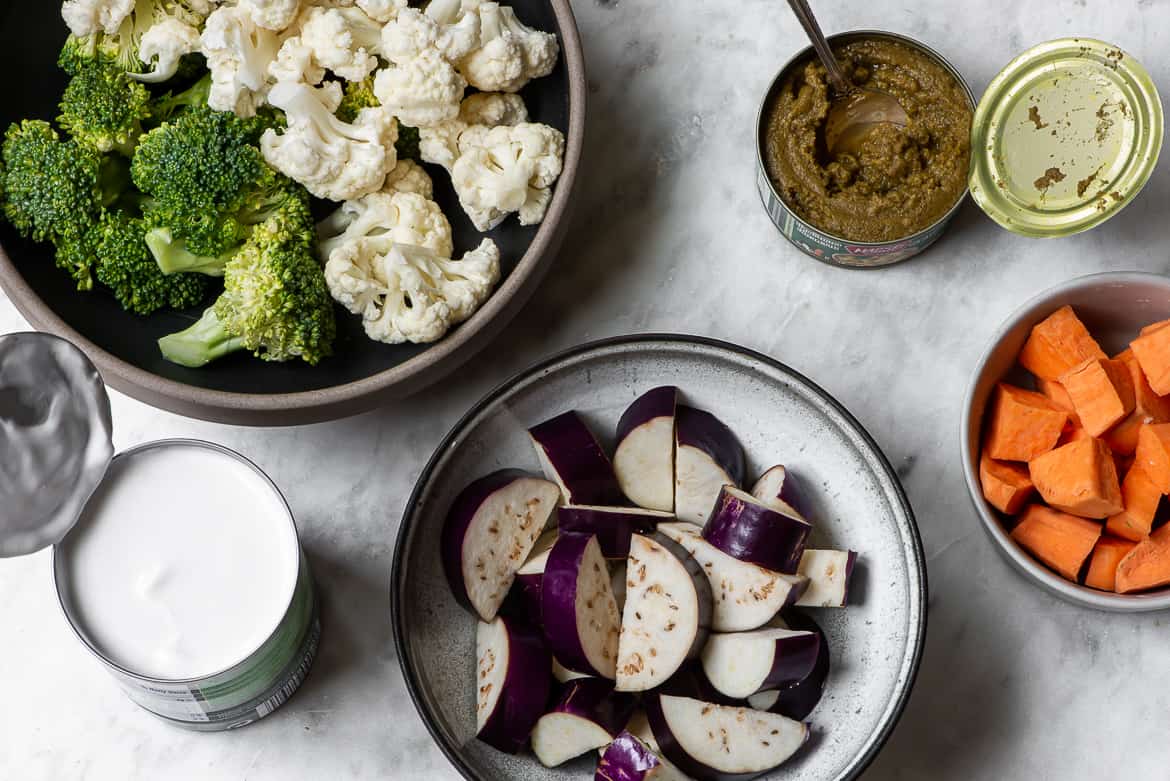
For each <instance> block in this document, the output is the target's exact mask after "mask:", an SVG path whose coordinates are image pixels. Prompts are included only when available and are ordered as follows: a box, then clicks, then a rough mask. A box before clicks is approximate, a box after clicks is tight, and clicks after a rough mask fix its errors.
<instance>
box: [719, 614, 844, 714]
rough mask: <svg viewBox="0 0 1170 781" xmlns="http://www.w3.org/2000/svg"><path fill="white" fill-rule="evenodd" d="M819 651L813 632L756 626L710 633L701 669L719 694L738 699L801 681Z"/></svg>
mask: <svg viewBox="0 0 1170 781" xmlns="http://www.w3.org/2000/svg"><path fill="white" fill-rule="evenodd" d="M820 652H821V638H820V636H819V635H818V634H817V633H816V632H802V631H798V630H794V629H756V630H754V631H751V632H737V633H735V634H725V635H712V636H711V638H710V639H709V640H708V641H707V646H706V647H705V648H704V649H703V655H702V660H703V672H704V673H706V675H707V680H708V681H710V682H711V685H712V686H714V687H715V689H716V690H718V691H719V693H720V694H723V695H724V696H726V697H733V698H736V699H741V700H742V699H747V698H748V697H750V696H751V695H753V694H756V693H757V692H761V691H766V690H769V689H776V688H779V687H781V686H790V685H792V684H794V683H798V682H800V681H803V680H804V679H805V678H807V677H808V675H809V674H810V673H811V672H812V671H813V668H814V667H815V666H816V663H817V657H818V656H819V655H820Z"/></svg>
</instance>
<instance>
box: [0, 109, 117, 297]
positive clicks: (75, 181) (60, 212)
mask: <svg viewBox="0 0 1170 781" xmlns="http://www.w3.org/2000/svg"><path fill="white" fill-rule="evenodd" d="M0 158H2V159H3V162H4V168H5V170H6V173H5V177H4V189H5V199H4V216H5V217H7V219H8V221H9V222H11V223H12V225H13V226H14V227H15V228H16V230H17V231H18V232H19V233H20V234H21V235H23V236H26V237H30V238H32V239H34V240H36V241H51V242H53V244H54V245H55V246H56V248H57V265H58V266H60V267H61V268H63V269H65V270H66V271H68V272H69V273H70V275H72V276H73V278H74V279H75V280H76V281H77V286H78V288H80V289H82V290H88V289H90V288H91V287H92V285H93V281H92V277H91V270H92V267H93V255H92V252H90V251H89V250H88V247H87V244H88V242H87V238H86V236H87V233H88V231H89V230H90V229H91V228H92V227H93V226H94V225H96V224H97V222H98V221H99V220H100V219H101V215H102V212H103V209H104V208H105V207H107V206H110V205H112V204H114V203H115V202H116V201H117V200H118V199H119V198H121V197H123V196H124V195H125V194H126V190H127V187H128V185H129V176H128V174H127V166H126V161H125V159H124V158H121V157H117V156H111V155H102V154H101V153H99V152H98V151H97V150H96V149H93V148H92V147H89V146H84V145H81V144H78V143H76V142H75V141H72V140H65V141H63V140H61V137H60V136H59V135H58V134H57V132H56V131H55V130H53V128H52V127H50V126H49V124H48V123H47V122H42V121H40V120H25V121H23V122H20V123H14V124H12V125H10V126H9V128H8V131H7V133H5V137H4V146H3V149H2V150H0Z"/></svg>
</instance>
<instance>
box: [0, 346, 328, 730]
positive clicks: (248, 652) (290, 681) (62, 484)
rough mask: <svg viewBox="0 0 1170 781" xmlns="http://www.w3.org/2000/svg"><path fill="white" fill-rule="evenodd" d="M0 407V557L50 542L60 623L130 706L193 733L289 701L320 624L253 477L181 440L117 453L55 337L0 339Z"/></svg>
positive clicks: (290, 526)
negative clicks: (106, 672) (1, 459)
mask: <svg viewBox="0 0 1170 781" xmlns="http://www.w3.org/2000/svg"><path fill="white" fill-rule="evenodd" d="M0 401H3V403H2V404H0V449H2V450H3V451H4V452H5V453H12V454H14V457H13V458H8V457H6V459H5V463H4V464H2V465H0V556H10V555H20V554H23V553H31V552H33V551H34V550H38V549H41V548H44V547H49V546H52V562H53V578H54V583H55V587H56V591H57V596H58V600H59V602H60V605H61V609H62V611H63V613H64V616H65V618H66V620H67V621H68V622H69V624H70V626H71V627H72V629H73V631H74V633H75V634H76V636H77V637H78V638H79V639H80V640H81V642H82V643H83V644H84V645H85V646H86V647H87V648H88V649H89V651H90V652H91V653H92V654H93V655H94V656H95V657H96V658H97V659H98V660H100V661H101V663H102V664H103V665H104V666H105V667H106V669H107V670H109V671H110V673H112V674H113V676H114V678H115V679H116V680H117V681H118V683H119V684H120V685H121V687H122V689H123V690H124V691H125V693H126V694H127V695H128V696H129V697H130V699H131V700H132V701H134V702H135V703H136V704H138V705H139V706H141V707H142V708H144V709H145V710H147V711H149V712H150V713H152V714H154V715H155V716H157V717H159V718H161V719H163V720H165V721H167V722H168V723H170V724H174V725H176V726H180V727H185V728H189V729H194V730H201V731H218V730H227V729H234V728H236V727H242V726H244V725H246V724H250V723H252V722H253V721H256V720H258V719H261V718H263V717H265V716H267V715H268V714H270V713H272V712H273V711H274V710H276V709H277V708H278V707H280V706H281V705H282V704H283V703H284V702H285V701H286V700H288V698H289V697H290V696H291V695H292V694H293V692H295V691H296V690H297V689H298V688H299V687H300V685H301V683H302V682H303V681H304V679H305V676H306V675H307V673H308V671H309V668H310V667H311V666H312V663H313V660H314V658H315V656H316V652H317V646H318V642H319V640H320V633H321V629H320V621H319V618H318V614H317V602H316V596H315V591H314V586H313V579H312V576H311V574H310V572H309V567H308V562H307V561H306V558H305V555H304V551H303V550H302V548H301V545H300V542H299V539H298V536H297V529H296V524H295V521H294V519H293V515H292V512H291V511H290V510H289V507H288V504H287V503H286V502H285V500H284V497H283V496H282V495H281V493H280V491H279V489H277V487H276V486H275V485H274V484H273V483H272V481H271V480H270V479H269V478H268V477H267V476H266V475H265V474H264V473H263V472H262V471H261V470H260V468H259V467H257V466H256V465H255V464H253V463H252V462H251V461H248V460H247V459H245V458H244V457H243V456H241V455H239V454H237V453H235V452H233V451H231V450H229V449H227V448H224V447H221V446H219V445H216V444H212V443H210V442H203V441H198V440H190V439H174V440H162V441H157V442H150V443H147V444H143V445H139V446H137V447H134V448H132V449H129V450H127V451H124V452H122V453H120V454H118V455H113V446H112V443H111V440H110V434H111V424H110V415H109V399H108V397H107V396H106V392H105V386H104V385H103V384H102V382H101V379H100V377H99V376H98V374H97V371H96V369H94V367H93V365H92V364H91V363H90V362H89V361H88V359H86V358H85V356H84V355H83V354H82V353H81V352H80V351H79V350H78V349H77V348H75V347H74V346H73V345H71V344H69V343H68V342H66V341H64V340H62V339H58V338H57V337H52V336H48V335H45V334H32V333H27V334H13V335H9V336H2V337H0Z"/></svg>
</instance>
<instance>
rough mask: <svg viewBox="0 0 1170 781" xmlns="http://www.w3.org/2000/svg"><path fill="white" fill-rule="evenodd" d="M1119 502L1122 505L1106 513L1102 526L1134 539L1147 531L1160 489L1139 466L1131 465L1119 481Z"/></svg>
mask: <svg viewBox="0 0 1170 781" xmlns="http://www.w3.org/2000/svg"><path fill="white" fill-rule="evenodd" d="M1121 503H1122V504H1123V505H1125V509H1124V510H1122V511H1121V512H1119V513H1117V514H1116V515H1111V516H1109V520H1108V521H1106V522H1105V530H1106V531H1107V532H1109V533H1110V534H1115V535H1117V536H1118V537H1122V538H1124V539H1127V540H1133V541H1134V542H1137V541H1138V540H1140V539H1141V538H1143V537H1145V536H1146V535H1147V534H1149V533H1150V528H1151V527H1153V525H1154V518H1155V516H1157V514H1158V505H1160V504H1161V503H1162V492H1161V491H1160V490H1159V489H1158V486H1156V485H1154V481H1153V480H1151V479H1150V477H1149V475H1147V474H1146V473H1145V471H1144V470H1143V469H1141V468H1140V467H1130V469H1129V471H1128V472H1126V473H1125V479H1124V480H1122V481H1121Z"/></svg>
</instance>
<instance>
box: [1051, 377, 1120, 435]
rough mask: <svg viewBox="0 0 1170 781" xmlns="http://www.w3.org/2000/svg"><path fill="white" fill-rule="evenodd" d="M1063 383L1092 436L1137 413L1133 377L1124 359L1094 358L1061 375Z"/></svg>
mask: <svg viewBox="0 0 1170 781" xmlns="http://www.w3.org/2000/svg"><path fill="white" fill-rule="evenodd" d="M1060 384H1061V385H1062V386H1063V387H1064V389H1065V391H1067V392H1068V397H1069V398H1070V399H1072V403H1073V409H1075V410H1076V413H1077V418H1078V419H1079V420H1080V422H1081V425H1082V426H1083V427H1084V429H1085V431H1087V432H1089V436H1093V437H1099V436H1101V435H1102V434H1104V433H1105V432H1106V431H1108V430H1109V429H1111V428H1113V426H1114V424H1116V423H1119V422H1121V421H1122V420H1124V419H1125V418H1126V416H1127V415H1129V413H1131V412H1133V409H1134V391H1133V379H1132V378H1131V377H1130V374H1129V367H1128V366H1126V365H1125V363H1124V362H1123V361H1111V360H1109V359H1108V358H1090V359H1089V360H1087V361H1084V362H1082V363H1079V364H1077V365H1076V366H1074V367H1073V368H1072V369H1070V370H1069V371H1067V372H1066V373H1065V374H1063V375H1061V377H1060Z"/></svg>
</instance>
